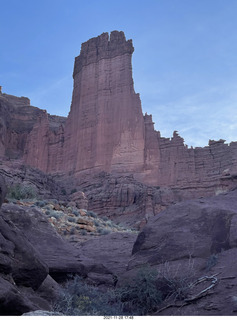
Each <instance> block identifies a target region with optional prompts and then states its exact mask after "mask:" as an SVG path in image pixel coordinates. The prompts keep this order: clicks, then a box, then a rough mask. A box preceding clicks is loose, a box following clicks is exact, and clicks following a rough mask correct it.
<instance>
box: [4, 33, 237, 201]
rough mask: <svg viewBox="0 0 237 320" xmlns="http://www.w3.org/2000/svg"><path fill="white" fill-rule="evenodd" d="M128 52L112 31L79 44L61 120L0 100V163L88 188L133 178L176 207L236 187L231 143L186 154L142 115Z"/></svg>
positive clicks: (236, 158)
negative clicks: (167, 191)
mask: <svg viewBox="0 0 237 320" xmlns="http://www.w3.org/2000/svg"><path fill="white" fill-rule="evenodd" d="M133 51H134V48H133V45H132V41H131V40H126V38H125V35H124V33H123V32H118V31H113V32H111V34H110V35H109V34H108V33H103V34H102V35H100V36H98V37H96V38H92V39H90V40H88V41H87V42H85V43H83V44H82V46H81V52H80V55H79V56H78V57H76V59H75V65H74V72H73V78H74V87H73V95H72V103H71V110H70V112H69V116H68V118H67V119H66V118H63V117H57V116H51V115H49V114H47V112H46V111H45V110H40V109H38V108H35V107H32V106H30V101H29V99H27V98H24V97H21V98H17V97H14V96H10V95H7V94H4V93H0V121H1V126H0V130H1V131H0V133H1V138H0V147H1V148H0V156H1V157H2V158H6V157H8V158H11V159H12V158H17V159H22V160H23V161H24V163H25V164H27V165H30V166H32V167H35V168H38V169H40V170H42V171H43V172H45V173H52V174H54V175H60V177H62V176H64V177H63V179H65V178H66V177H71V178H72V179H74V181H79V182H80V183H81V181H90V182H91V184H92V185H93V179H92V176H94V175H97V174H99V173H101V172H105V173H106V174H111V175H112V176H114V175H117V176H118V177H121V176H128V175H131V174H132V175H133V177H134V179H135V180H137V181H138V183H142V184H145V185H147V186H150V187H151V186H153V187H154V186H159V187H164V188H167V187H168V188H171V189H172V191H171V193H172V194H173V193H175V197H176V198H179V199H180V200H182V199H189V198H193V197H200V196H211V195H213V194H215V193H220V192H224V191H226V190H229V189H231V188H232V187H233V186H235V185H236V177H237V175H236V173H237V142H232V143H230V144H229V145H228V144H226V143H225V141H224V140H219V141H209V145H208V146H206V147H204V148H192V147H191V148H188V147H187V146H186V145H185V144H184V140H183V138H182V137H180V136H179V135H178V133H177V132H176V131H174V133H173V137H172V138H171V139H169V138H164V137H161V135H160V132H159V131H156V130H155V129H154V123H153V121H152V116H151V115H147V114H145V115H144V116H143V114H142V109H141V101H140V98H139V94H137V93H135V91H134V87H133V78H132V65H131V57H132V53H133ZM80 191H81V192H84V191H85V190H83V189H80ZM135 192H136V191H135ZM148 193H149V195H150V196H151V197H150V198H152V199H153V200H154V198H156V195H155V194H154V193H153V191H151V190H150V191H149V192H148ZM109 194H110V191H109V190H108V192H107V193H106V196H105V198H108V197H109ZM134 196H135V195H134ZM113 197H114V196H113ZM153 200H152V201H153ZM88 201H89V202H88V207H90V206H91V203H90V200H88ZM172 201H173V199H172V200H171V202H172ZM175 201H176V200H175ZM116 202H119V199H115V200H114V201H113V205H115V203H116ZM135 202H136V200H135ZM153 202H156V201H153Z"/></svg>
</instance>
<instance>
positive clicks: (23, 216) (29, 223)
mask: <svg viewBox="0 0 237 320" xmlns="http://www.w3.org/2000/svg"><path fill="white" fill-rule="evenodd" d="M2 214H3V215H4V217H5V219H7V221H8V222H9V223H12V224H14V225H15V226H16V227H17V228H18V229H19V230H20V231H21V232H22V234H23V235H24V236H25V237H26V238H27V239H28V240H29V242H30V243H31V245H32V246H33V247H34V248H35V249H36V250H37V252H38V253H39V256H40V258H41V259H42V261H44V263H45V264H47V266H48V267H49V273H50V274H51V275H52V276H53V277H61V276H62V277H65V276H67V274H69V273H78V274H81V275H84V272H85V271H84V266H83V265H82V264H81V263H80V262H79V261H78V258H76V250H75V248H74V247H73V246H72V245H70V244H69V243H68V242H66V241H65V240H63V239H62V237H61V236H60V235H59V234H58V233H57V232H56V231H55V229H54V228H53V227H52V226H51V225H50V223H49V222H48V220H47V219H46V218H45V217H44V216H43V214H42V213H41V212H40V211H39V210H37V209H35V208H31V207H23V206H18V205H14V204H4V205H3V207H2ZM19 217H20V219H19Z"/></svg>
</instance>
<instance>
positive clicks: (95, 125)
mask: <svg viewBox="0 0 237 320" xmlns="http://www.w3.org/2000/svg"><path fill="white" fill-rule="evenodd" d="M133 51H134V48H133V45H132V42H131V40H128V41H127V40H126V39H125V36H124V33H123V32H118V31H114V32H112V33H111V34H110V37H109V34H108V33H103V34H102V35H101V36H99V37H97V38H93V39H90V40H89V41H87V42H85V43H83V44H82V46H81V53H80V55H79V56H78V57H77V58H76V59H75V66H74V73H73V78H74V88H73V96H72V105H71V110H70V113H69V117H68V120H67V123H66V126H65V149H64V166H63V170H64V171H67V172H68V171H70V172H74V173H75V174H77V173H80V174H82V173H91V172H95V171H96V170H98V171H107V172H113V171H115V172H117V173H118V172H126V173H128V172H134V173H136V172H138V171H139V172H140V171H141V170H142V167H143V164H144V124H143V115H142V110H141V102H140V98H139V95H138V94H136V93H135V92H134V87H133V78H132V65H131V56H132V53H133Z"/></svg>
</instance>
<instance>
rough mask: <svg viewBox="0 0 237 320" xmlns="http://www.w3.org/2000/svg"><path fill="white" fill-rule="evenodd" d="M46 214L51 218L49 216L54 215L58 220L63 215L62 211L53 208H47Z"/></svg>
mask: <svg viewBox="0 0 237 320" xmlns="http://www.w3.org/2000/svg"><path fill="white" fill-rule="evenodd" d="M46 214H47V215H48V216H49V217H50V218H51V217H54V218H56V219H57V220H59V219H60V218H61V217H62V215H63V213H62V212H60V211H54V210H47V211H46Z"/></svg>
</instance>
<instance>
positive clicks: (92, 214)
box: [87, 211, 97, 218]
mask: <svg viewBox="0 0 237 320" xmlns="http://www.w3.org/2000/svg"><path fill="white" fill-rule="evenodd" d="M87 214H88V216H90V217H92V218H97V214H96V213H95V212H93V211H87Z"/></svg>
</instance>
